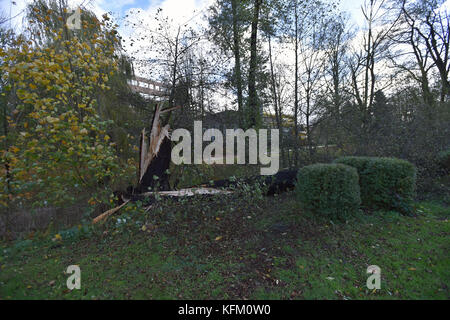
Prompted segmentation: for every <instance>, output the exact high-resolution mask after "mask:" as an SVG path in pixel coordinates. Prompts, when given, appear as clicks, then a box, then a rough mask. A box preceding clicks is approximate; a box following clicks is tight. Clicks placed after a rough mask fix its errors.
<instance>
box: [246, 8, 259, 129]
mask: <svg viewBox="0 0 450 320" xmlns="http://www.w3.org/2000/svg"><path fill="white" fill-rule="evenodd" d="M261 4H262V0H255V7H254V10H253V19H252V30H251V36H250V69H249V75H248V107H249V110H248V115H249V120H248V123H247V126H246V127H255V126H257V125H258V117H259V106H258V96H257V92H256V69H257V36H258V22H259V11H260V9H261Z"/></svg>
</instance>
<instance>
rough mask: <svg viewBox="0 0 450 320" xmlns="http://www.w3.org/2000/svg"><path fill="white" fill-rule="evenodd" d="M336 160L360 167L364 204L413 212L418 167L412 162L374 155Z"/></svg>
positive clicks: (360, 183) (373, 207) (377, 207)
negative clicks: (412, 202)
mask: <svg viewBox="0 0 450 320" xmlns="http://www.w3.org/2000/svg"><path fill="white" fill-rule="evenodd" d="M335 162H336V163H341V164H346V165H349V166H352V167H354V168H356V169H357V170H358V174H359V185H360V189H361V200H362V204H363V206H365V207H367V208H370V209H387V210H391V209H395V210H399V211H400V212H402V213H410V211H411V206H410V205H411V201H412V199H413V197H414V193H415V187H416V168H415V167H414V165H413V164H412V163H410V162H408V161H405V160H400V159H395V158H370V157H343V158H339V159H337V160H335Z"/></svg>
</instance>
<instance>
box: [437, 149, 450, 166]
mask: <svg viewBox="0 0 450 320" xmlns="http://www.w3.org/2000/svg"><path fill="white" fill-rule="evenodd" d="M438 162H439V164H440V165H441V166H442V167H443V168H444V169H446V170H450V150H446V151H442V152H439V154H438Z"/></svg>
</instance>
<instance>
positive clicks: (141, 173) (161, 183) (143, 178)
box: [93, 104, 297, 223]
mask: <svg viewBox="0 0 450 320" xmlns="http://www.w3.org/2000/svg"><path fill="white" fill-rule="evenodd" d="M177 108H179V107H175V108H169V109H165V110H163V109H162V104H158V105H156V107H155V113H154V115H153V120H152V126H151V131H150V136H149V137H147V133H146V130H145V128H144V129H143V130H142V133H141V138H140V151H139V155H140V159H139V168H138V177H139V178H138V183H137V185H136V187H133V186H131V187H129V188H127V191H126V192H120V191H119V192H116V193H115V195H116V196H117V197H118V207H116V208H113V209H110V210H108V211H106V212H104V213H103V214H101V215H99V216H98V217H96V218H95V219H94V220H93V223H98V222H100V221H105V220H106V219H107V218H108V217H109V216H111V215H113V214H115V213H117V212H118V211H119V210H120V209H121V208H123V207H124V206H125V205H126V204H127V203H129V202H130V201H131V202H134V201H143V202H144V203H145V205H147V206H148V208H147V210H149V209H150V208H151V205H152V204H153V203H154V202H155V201H158V198H159V197H169V198H180V197H192V196H199V195H200V196H215V195H217V194H230V193H232V190H233V189H235V188H238V187H239V186H242V185H243V184H247V185H255V184H258V185H259V186H260V187H261V189H262V190H266V191H265V194H266V195H269V196H270V195H274V194H276V193H281V192H285V191H288V190H290V189H293V188H294V187H295V183H296V179H297V170H282V171H280V172H278V173H277V174H275V175H273V176H254V177H250V178H242V179H239V178H238V179H235V178H233V179H231V178H230V179H225V180H217V181H212V182H210V183H206V184H201V185H199V186H193V187H191V188H187V189H181V190H170V184H169V173H168V169H169V167H170V161H171V151H172V144H171V140H170V134H169V130H170V126H169V124H166V125H164V126H163V125H162V124H161V115H163V114H164V113H168V112H171V111H173V110H175V109H177Z"/></svg>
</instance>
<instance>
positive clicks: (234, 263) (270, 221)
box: [0, 193, 450, 299]
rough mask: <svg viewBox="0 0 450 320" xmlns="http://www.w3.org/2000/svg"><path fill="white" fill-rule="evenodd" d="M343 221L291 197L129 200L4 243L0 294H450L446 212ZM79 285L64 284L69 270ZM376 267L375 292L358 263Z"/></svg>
mask: <svg viewBox="0 0 450 320" xmlns="http://www.w3.org/2000/svg"><path fill="white" fill-rule="evenodd" d="M419 210H420V211H421V213H420V215H419V216H418V217H403V216H399V215H398V214H396V213H392V212H391V213H384V214H381V213H380V214H379V215H376V216H375V215H374V216H365V217H364V218H363V219H359V220H352V221H349V222H348V223H347V224H342V223H341V224H330V223H329V222H318V221H317V220H316V219H311V218H310V217H305V216H304V215H303V214H302V213H301V212H300V211H299V210H298V208H297V206H296V204H295V199H294V195H293V194H285V195H282V196H280V197H275V198H262V197H258V196H257V195H255V194H253V195H251V194H249V193H246V194H245V195H244V194H239V195H236V196H226V197H225V196H220V197H217V198H214V199H206V200H205V199H195V200H192V199H190V200H189V201H186V202H184V203H177V204H164V203H162V204H161V205H160V206H158V207H156V208H154V209H152V210H151V212H148V213H146V214H143V210H142V209H139V208H133V207H131V206H130V207H129V208H128V211H126V212H124V213H123V215H122V218H124V217H125V218H126V217H130V218H129V219H128V220H127V222H126V223H122V224H121V225H117V222H116V221H117V219H116V218H113V219H111V221H110V222H109V223H108V224H106V225H104V226H102V227H101V228H97V229H95V230H93V231H91V232H89V233H88V234H86V235H81V236H80V235H75V236H74V237H73V238H70V237H69V236H68V235H65V234H64V235H63V239H62V241H58V240H56V241H50V240H33V241H22V242H19V243H17V244H16V245H15V246H11V245H9V246H8V247H3V248H0V250H1V251H0V298H1V299H22V298H25V299H29V298H44V299H48V298H49V299H61V298H63V299H117V298H119V299H122V298H124V299H166V298H167V299H178V298H184V299H211V298H213V299H231V298H238V299H240V298H254V299H272V298H273V299H290V298H293V299H319V298H320V299H417V298H424V299H449V298H450V289H449V287H448V286H449V285H450V271H449V269H450V268H449V266H450V259H449V255H448V252H449V249H450V244H449V233H450V226H449V223H448V217H449V215H450V209H449V208H448V207H443V206H441V205H439V204H437V203H434V202H433V203H421V205H420V207H419ZM71 264H78V265H80V267H81V286H82V289H81V290H74V291H72V292H70V291H69V290H67V289H66V285H65V283H66V279H67V277H68V276H67V275H65V274H64V270H65V269H66V268H67V266H68V265H71ZM372 264H375V265H378V266H380V268H381V274H382V282H381V286H382V288H381V290H379V291H377V292H370V291H369V290H367V288H366V279H367V277H368V275H367V274H366V268H367V266H369V265H372Z"/></svg>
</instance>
